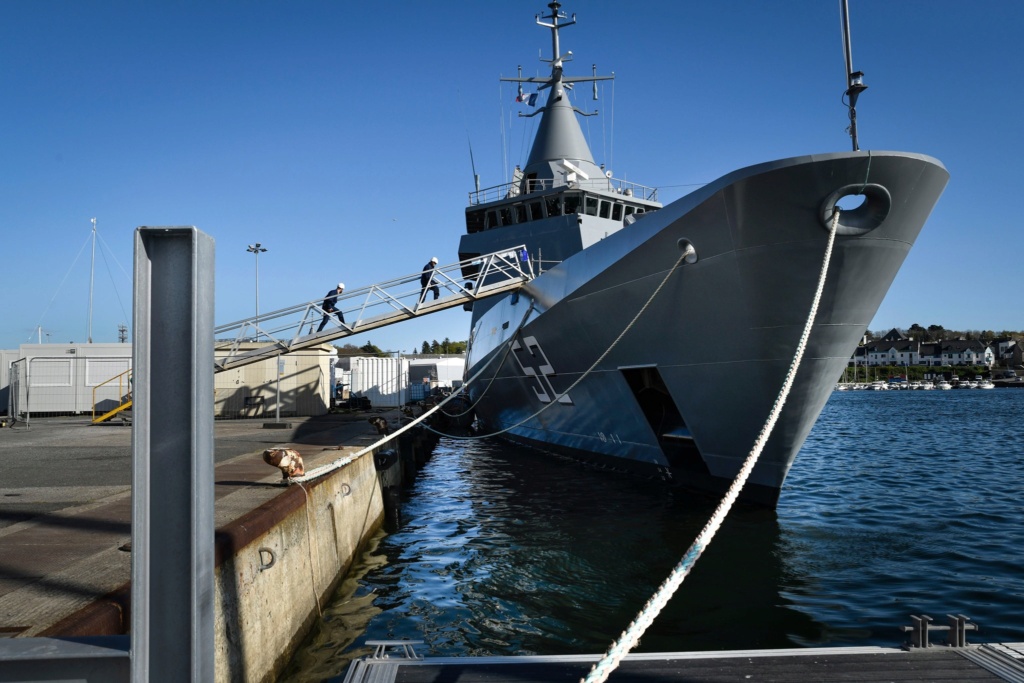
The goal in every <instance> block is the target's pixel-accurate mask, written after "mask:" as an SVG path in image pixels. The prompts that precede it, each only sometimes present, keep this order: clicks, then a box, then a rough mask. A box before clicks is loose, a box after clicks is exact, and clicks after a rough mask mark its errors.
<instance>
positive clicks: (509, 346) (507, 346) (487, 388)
mask: <svg viewBox="0 0 1024 683" xmlns="http://www.w3.org/2000/svg"><path fill="white" fill-rule="evenodd" d="M534 303H535V302H533V301H531V302H530V305H529V306H528V307H527V309H526V315H524V316H523V319H522V320H520V321H519V324H518V325H516V329H515V330H514V331H513V332H512V334H510V335H509V336H508V339H507V340H506V342H505V352H504V353H502V354H501V362H500V363H498V367H497V369H496V370H495V371H494V374H493V375H491V379H490V380H489V381H488V382H487V386H485V387H484V390H483V391H482V392H480V396H478V397H477V399H476V400H475V401H473V402H472V403H471V404H470V405H469V407H468V408H466V409H465V410H463V411H462V412H461V413H447V412H445V411H443V410H442V411H441V414H442V415H445V416H447V417H462V416H463V415H468V414H469V413H471V412H472V411H473V408H475V407H476V405H477V404H478V403H480V401H482V400H483V398H484V396H486V395H487V392H488V391H490V389H491V385H492V384H494V380H495V379H496V378H497V377H498V372H500V371H501V366H502V365H504V364H505V359H506V358H508V354H509V352H510V351H511V350H512V342H513V341H515V338H516V335H517V334H519V330H521V329H523V325H525V324H526V321H527V319H528V318H529V317H530V313H531V312H533V305H534ZM497 357H498V354H497V353H496V354H494V355H493V356H491V359H490V360H489V361H487V362H486V363H484V367H483V368H480V371H479V372H477V373H476V375H474V377H479V376H480V374H481V373H482V372H483V371H484V369H486V368H487V367H488V366H490V364H491V363H493V362H494V359H495V358H497ZM463 386H466V387H468V386H469V381H466V383H465V384H464V385H463ZM442 436H444V435H442Z"/></svg>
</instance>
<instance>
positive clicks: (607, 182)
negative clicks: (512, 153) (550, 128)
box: [469, 177, 658, 206]
mask: <svg viewBox="0 0 1024 683" xmlns="http://www.w3.org/2000/svg"><path fill="white" fill-rule="evenodd" d="M555 182H556V180H555V179H551V178H548V179H537V178H524V179H522V180H514V181H512V182H509V183H502V184H501V185H495V186H494V187H488V188H484V189H483V190H476V191H475V192H470V193H469V204H470V206H479V205H481V204H489V203H491V202H496V201H501V200H504V199H511V198H513V197H526V196H529V195H532V194H540V193H544V192H547V191H549V190H553V189H555V187H556V185H555ZM557 182H558V183H559V184H561V183H563V181H562V179H561V178H559V179H557ZM564 187H566V188H567V189H574V190H576V189H579V190H593V191H597V192H608V193H611V194H621V195H622V196H624V197H636V198H638V199H643V200H645V201H652V202H656V201H658V188H656V187H648V186H647V185H641V184H640V183H634V182H632V181H629V180H622V179H620V178H606V177H602V178H591V179H589V180H579V179H577V180H574V181H573V182H572V183H571V184H569V185H565V186H564Z"/></svg>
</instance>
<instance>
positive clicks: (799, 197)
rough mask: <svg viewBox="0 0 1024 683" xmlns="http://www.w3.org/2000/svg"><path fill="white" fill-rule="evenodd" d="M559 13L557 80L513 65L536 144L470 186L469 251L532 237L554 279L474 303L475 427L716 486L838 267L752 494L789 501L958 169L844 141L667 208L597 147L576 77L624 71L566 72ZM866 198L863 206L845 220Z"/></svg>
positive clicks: (738, 458)
mask: <svg viewBox="0 0 1024 683" xmlns="http://www.w3.org/2000/svg"><path fill="white" fill-rule="evenodd" d="M548 7H549V8H550V10H551V12H550V14H548V15H545V16H543V17H542V18H543V19H544V20H546V21H547V23H543V22H541V21H540V19H541V18H538V23H540V24H541V25H542V26H545V27H547V28H549V29H550V30H551V33H552V44H553V50H552V56H551V59H549V60H544V61H546V62H549V63H550V67H551V73H550V75H549V76H546V77H531V78H507V79H503V80H506V81H513V82H518V83H519V84H520V87H521V86H522V85H527V86H533V87H536V89H537V92H536V93H531V94H530V96H535V97H536V98H540V97H544V98H546V100H545V103H544V104H543V105H542V106H541V107H540V108H539V110H538V112H537V113H536V115H538V116H541V119H540V122H539V124H538V126H537V133H536V136H535V138H534V141H533V146H532V149H531V152H530V154H529V158H528V159H527V161H526V163H525V165H524V166H523V167H522V168H521V169H520V168H519V167H517V168H516V170H515V173H514V180H513V181H512V182H511V183H507V184H504V185H500V186H497V187H493V188H488V189H485V190H477V191H475V192H473V193H472V194H471V195H470V205H469V207H468V208H467V209H466V228H467V230H466V234H465V235H464V236H463V237H462V240H461V242H460V245H459V255H460V258H461V259H472V258H473V257H475V256H477V255H482V254H487V253H491V252H494V251H499V250H502V249H513V248H516V247H518V246H519V245H525V247H526V249H525V251H526V253H525V254H524V256H525V257H526V258H529V259H530V260H531V261H532V262H533V263H534V264H535V265H536V270H537V271H538V272H539V273H540V274H539V275H538V276H537V277H536V278H535V279H534V280H533V281H532V282H530V283H528V284H527V285H526V286H524V287H523V289H522V290H520V291H518V292H515V293H513V294H509V295H506V296H503V297H500V298H497V297H496V298H492V299H488V300H481V301H477V302H475V304H474V307H473V311H472V323H471V332H470V346H469V349H468V357H467V371H466V376H467V377H468V378H478V379H477V380H476V381H472V382H470V383H469V384H468V386H467V391H468V393H469V395H470V398H471V402H472V405H473V407H474V410H475V412H476V417H477V420H478V427H479V429H480V431H481V432H482V433H492V434H500V435H501V436H502V437H503V438H506V439H509V440H512V441H515V442H518V443H522V444H525V445H528V446H531V447H536V448H539V449H541V450H544V451H548V452H553V453H559V454H564V455H568V456H571V457H574V458H577V459H580V460H584V461H587V462H590V463H594V464H596V465H599V466H601V467H605V468H610V469H615V470H621V471H623V472H628V473H631V474H637V475H641V476H648V477H652V478H655V479H658V480H663V481H666V482H669V483H671V484H675V485H679V486H683V487H687V488H692V489H698V490H702V491H708V492H712V493H720V492H722V491H724V490H725V489H726V488H728V486H729V484H730V483H731V482H732V480H733V479H734V477H735V476H736V474H737V472H738V470H739V468H740V466H741V464H742V463H743V461H744V459H745V458H746V457H747V455H748V453H749V452H750V451H751V448H752V446H753V444H754V443H755V441H756V440H757V439H758V434H759V432H760V431H761V428H762V426H763V425H764V423H765V420H766V418H767V416H768V415H769V412H770V411H771V409H772V405H773V402H774V401H775V400H776V398H777V397H778V395H779V393H780V389H781V388H782V386H783V383H784V381H785V380H786V377H787V373H788V371H789V368H790V364H791V362H792V360H793V357H794V353H795V350H796V348H797V345H798V343H799V342H800V338H801V333H802V330H803V327H804V324H805V322H806V320H807V318H808V317H809V314H810V310H811V306H812V302H813V301H814V297H815V293H816V289H817V286H818V284H819V279H820V276H821V274H822V271H823V265H824V266H825V270H824V274H825V276H826V279H825V283H824V290H823V294H822V297H821V306H820V308H819V309H818V310H817V313H816V317H815V319H814V325H813V328H812V330H811V334H810V337H809V340H808V344H807V350H806V353H805V355H804V357H803V361H802V364H801V365H800V367H799V371H798V373H797V374H796V377H795V380H794V382H793V385H792V391H791V393H790V394H789V398H788V400H787V402H786V403H785V406H784V408H783V410H782V412H781V415H780V417H779V420H778V422H777V424H776V425H775V428H774V431H773V433H772V435H771V437H770V438H769V439H768V441H767V443H766V445H765V447H764V451H763V453H762V455H761V457H760V460H759V461H758V464H757V466H756V467H755V468H754V470H753V472H752V473H751V476H750V479H749V480H748V483H747V486H746V488H745V489H744V491H743V494H742V497H743V498H745V499H747V500H750V501H754V502H759V503H763V504H766V505H774V504H775V502H776V501H777V499H778V495H779V491H780V488H781V486H782V484H783V482H784V480H785V478H786V473H787V472H788V471H789V468H790V465H791V464H792V462H793V459H794V458H795V457H796V454H797V452H798V451H799V449H800V446H801V444H802V443H803V441H804V439H805V438H806V436H807V434H808V433H809V432H810V430H811V427H812V426H813V425H814V422H815V420H816V419H817V416H818V414H819V413H820V411H821V409H822V407H823V406H824V404H825V401H826V400H827V399H828V396H829V394H830V392H831V391H832V389H833V388H834V387H835V384H836V381H837V379H838V378H839V377H840V375H841V374H842V372H843V370H844V368H845V367H846V366H847V362H848V359H849V358H850V356H851V355H852V353H853V350H854V349H855V348H856V346H857V342H858V340H859V337H860V335H861V334H862V333H863V331H864V329H866V327H867V325H868V324H869V323H870V322H871V319H872V317H873V316H874V314H875V311H876V310H877V308H878V306H879V304H880V303H881V300H882V298H883V296H884V295H885V293H886V291H887V290H888V288H889V285H890V284H891V283H892V281H893V278H894V277H895V275H896V272H897V270H898V269H899V267H900V265H901V264H902V262H903V259H904V257H905V256H906V254H907V252H908V251H909V249H910V247H911V245H912V244H913V243H914V240H915V239H916V237H917V235H918V233H919V231H920V230H921V228H922V226H923V225H924V222H925V220H926V219H927V217H928V215H929V213H930V212H931V210H932V208H933V207H934V205H935V202H936V201H937V200H938V197H939V195H940V194H941V192H942V190H943V188H944V187H945V185H946V182H947V180H948V173H947V172H946V170H945V168H944V167H943V166H942V164H941V163H940V162H938V161H937V160H935V159H932V158H930V157H927V156H924V155H920V154H914V153H906V152H889V151H859V150H857V151H851V152H831V153H824V154H814V155H806V156H797V157H792V158H788V159H781V160H777V161H769V162H766V163H763V164H759V165H756V166H751V167H748V168H741V169H739V170H736V171H734V172H732V173H730V174H728V175H726V176H724V177H722V178H720V179H718V180H716V181H713V182H711V183H708V184H707V185H705V186H704V187H702V188H701V189H699V190H697V191H695V192H693V193H691V194H690V195H687V196H685V197H683V198H681V199H679V200H677V201H675V202H673V203H671V204H668V205H666V206H662V204H661V203H659V201H658V196H657V189H656V188H653V187H649V186H644V185H639V184H636V183H633V182H626V181H623V180H618V179H615V178H613V177H611V174H610V173H606V172H605V170H604V168H603V167H602V166H601V165H599V164H598V163H597V162H596V161H595V160H594V157H593V155H592V153H591V151H590V148H589V146H588V144H587V142H586V140H585V138H584V136H583V133H582V130H581V128H580V125H579V122H578V120H577V118H576V116H577V114H578V113H582V112H580V111H579V110H577V109H576V108H575V107H574V106H573V105H572V104H571V102H570V101H569V97H568V89H569V88H570V87H571V86H572V85H573V84H574V83H580V82H596V81H597V80H601V79H604V78H610V77H604V76H597V75H596V74H595V75H592V76H582V77H580V76H572V77H571V76H569V75H567V74H566V73H565V67H566V66H567V65H568V64H569V63H570V61H569V60H570V58H571V53H569V52H566V53H564V54H563V52H562V50H561V47H560V30H562V29H564V28H565V27H567V26H570V25H572V24H573V23H574V21H566V16H565V14H564V13H562V12H561V11H560V7H561V4H560V3H559V2H551V3H549V5H548ZM521 96H522V95H521ZM850 196H858V197H861V198H862V199H863V203H862V204H861V205H860V206H858V207H857V208H855V209H852V210H850V211H842V212H840V213H839V215H838V217H837V216H836V213H835V210H836V207H837V205H838V204H839V203H841V202H842V200H843V199H845V198H846V197H850ZM833 227H834V228H835V232H836V235H835V240H834V246H833V247H832V252H831V257H830V258H829V259H828V260H827V261H826V255H827V253H828V245H829V243H830V233H831V231H832V229H833ZM463 275H464V276H465V277H466V278H468V279H473V278H474V277H475V276H476V273H475V272H474V270H473V268H472V267H469V268H467V269H466V270H465V271H464V273H463Z"/></svg>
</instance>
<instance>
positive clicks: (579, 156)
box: [501, 0, 615, 184]
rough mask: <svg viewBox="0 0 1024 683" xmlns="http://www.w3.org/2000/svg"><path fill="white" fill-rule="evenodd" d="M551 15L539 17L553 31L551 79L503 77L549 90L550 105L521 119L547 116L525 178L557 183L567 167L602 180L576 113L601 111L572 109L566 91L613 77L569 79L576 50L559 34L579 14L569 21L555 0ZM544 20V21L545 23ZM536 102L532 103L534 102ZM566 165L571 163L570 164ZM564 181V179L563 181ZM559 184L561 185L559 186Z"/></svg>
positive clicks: (539, 22)
mask: <svg viewBox="0 0 1024 683" xmlns="http://www.w3.org/2000/svg"><path fill="white" fill-rule="evenodd" d="M548 7H549V8H550V9H551V13H550V14H547V15H536V21H537V24H538V25H539V26H543V27H544V28H547V29H550V30H551V59H544V58H541V61H542V62H547V63H549V64H551V75H550V76H548V77H546V78H545V77H527V78H523V77H522V76H521V75H520V76H518V77H516V78H502V79H501V80H502V81H506V82H512V83H519V84H520V86H519V87H520V89H521V88H522V84H523V83H533V84H536V86H537V94H540V91H542V90H547V91H548V96H547V102H546V103H545V104H544V105H543V106H541V107H538V108H537V110H536V111H534V112H531V113H529V114H523V113H520V114H519V116H521V117H532V116H537V115H538V114H543V116H542V117H541V121H540V124H539V125H538V126H537V133H536V136H535V137H534V140H533V147H532V148H531V149H530V156H529V158H528V159H527V161H526V168H524V169H523V172H524V175H525V176H526V177H527V178H528V179H530V180H538V181H556V180H562V179H564V177H565V175H566V168H567V166H568V167H570V168H572V169H575V171H573V172H576V171H582V174H579V175H582V176H583V177H584V178H586V177H590V178H594V177H599V176H602V175H603V171H602V170H601V168H599V167H598V165H597V164H596V163H595V162H594V157H593V154H592V153H591V151H590V146H589V145H588V144H587V141H586V139H585V138H584V137H583V131H582V129H581V128H580V124H579V121H578V120H577V119H576V114H579V115H581V116H594V115H595V114H597V111H593V112H589V113H588V112H584V111H581V110H580V109H577V108H576V107H574V106H572V104H571V103H570V102H569V98H568V97H566V96H565V95H566V93H565V91H566V90H572V87H573V84H574V83H581V82H594V83H595V87H596V82H597V81H605V80H612V79H613V78H615V76H614V75H612V76H598V75H597V74H596V73H595V74H594V75H592V76H566V75H565V74H564V72H563V69H564V65H565V63H566V62H569V61H572V51H567V52H565V53H564V54H563V53H562V47H561V43H560V40H559V31H560V30H561V29H563V28H566V27H568V26H572V25H573V24H575V23H576V15H575V14H573V15H572V18H571V19H569V18H568V17H567V16H566V14H565V13H564V12H562V11H560V10H561V7H562V3H560V2H558V0H553V1H552V2H550V3H548ZM542 20H544V21H542ZM531 101H532V100H531ZM565 162H569V164H566V163H565ZM562 182H564V180H563V181H562ZM556 184H557V183H556Z"/></svg>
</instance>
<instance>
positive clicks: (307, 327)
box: [214, 246, 533, 372]
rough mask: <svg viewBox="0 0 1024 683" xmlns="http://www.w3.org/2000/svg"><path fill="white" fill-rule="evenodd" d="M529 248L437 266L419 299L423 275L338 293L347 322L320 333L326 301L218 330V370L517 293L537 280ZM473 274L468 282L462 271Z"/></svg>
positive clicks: (330, 324) (333, 320) (329, 324)
mask: <svg viewBox="0 0 1024 683" xmlns="http://www.w3.org/2000/svg"><path fill="white" fill-rule="evenodd" d="M525 253H526V252H525V247H523V246H519V247H515V248H513V249H503V250H501V251H499V252H494V253H491V254H485V255H482V256H474V257H473V258H469V259H465V260H463V261H457V262H455V263H452V264H449V265H446V266H438V267H436V268H435V269H434V271H433V276H432V279H431V282H430V285H431V286H432V287H433V286H436V287H437V288H438V293H439V297H438V298H437V299H434V298H433V295H432V294H431V292H429V291H427V292H425V294H426V298H423V297H422V296H421V291H422V288H421V286H420V275H421V274H422V272H421V271H417V272H415V273H412V274H410V275H404V276H402V277H399V278H396V279H394V280H387V281H385V282H380V283H377V284H374V285H370V286H369V287H363V288H360V289H356V290H353V291H351V292H348V291H345V292H343V293H342V294H340V295H338V298H337V303H335V306H336V307H337V309H338V310H339V311H341V312H342V315H343V316H344V320H345V322H340V321H339V320H338V318H337V317H336V316H335V315H333V314H332V315H331V316H330V318H329V320H328V322H327V325H326V326H325V327H324V329H323V330H322V331H317V327H319V326H320V323H321V321H322V320H323V316H324V315H325V313H326V312H325V311H324V309H323V300H322V299H318V300H315V301H308V302H305V303H301V304H297V305H295V306H290V307H288V308H282V309H281V310H278V311H271V312H270V313H261V314H260V315H259V316H258V317H253V318H246V319H244V320H239V321H236V322H232V323H228V324H226V325H220V326H218V327H216V328H215V329H214V336H215V338H216V340H217V341H216V342H215V346H214V349H215V360H214V372H223V371H225V370H230V369H234V368H238V367H241V366H243V365H249V364H250V363H256V362H258V361H261V360H265V359H268V358H274V357H276V356H281V355H284V354H286V353H291V352H292V351H298V350H299V349H304V348H308V347H311V346H318V345H320V344H323V343H325V342H332V341H335V340H336V339H343V338H345V337H350V336H352V335H354V334H361V333H363V332H369V331H370V330H376V329H379V328H381V327H385V326H387V325H394V324H395V323H399V322H403V321H405V320H411V319H413V318H418V317H420V316H424V315H429V314H431V313H437V312H438V311H443V310H447V309H449V308H455V307H456V306H463V307H466V306H470V305H472V303H473V302H474V301H476V300H477V299H485V298H487V297H491V296H494V295H496V294H501V293H503V292H510V291H513V290H516V289H519V288H520V287H522V286H523V285H524V284H526V283H527V282H529V281H530V280H532V279H533V268H532V265H531V263H530V261H529V259H528V258H525V259H524V258H523V255H524V254H525ZM464 272H466V273H473V274H474V275H473V278H472V280H470V281H466V280H465V279H464V277H463V273H464Z"/></svg>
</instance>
